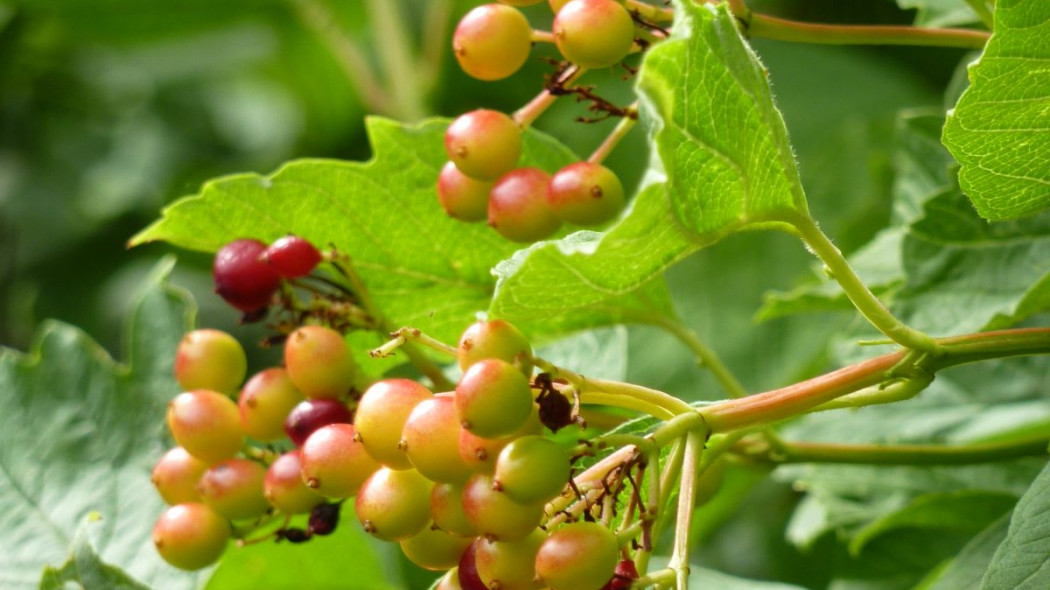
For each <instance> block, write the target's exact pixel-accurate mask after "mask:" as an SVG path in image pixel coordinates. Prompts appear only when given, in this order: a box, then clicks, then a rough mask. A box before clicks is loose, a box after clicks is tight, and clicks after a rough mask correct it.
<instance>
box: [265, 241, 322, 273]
mask: <svg viewBox="0 0 1050 590" xmlns="http://www.w3.org/2000/svg"><path fill="white" fill-rule="evenodd" d="M322 259H323V257H322V256H321V253H320V252H318V251H317V248H314V245H313V244H311V243H310V242H307V241H306V240H304V239H302V238H300V237H297V236H291V235H289V236H284V237H283V238H280V239H278V240H277V241H276V242H274V243H272V244H270V247H269V248H267V249H266V251H264V252H263V253H262V261H263V262H264V263H266V264H269V265H270V267H272V268H273V270H274V271H275V272H276V273H277V274H279V275H281V276H282V277H284V278H286V279H295V278H299V277H305V276H306V275H308V274H310V273H311V272H313V270H314V269H315V268H317V265H318V264H320V262H321V260H322Z"/></svg>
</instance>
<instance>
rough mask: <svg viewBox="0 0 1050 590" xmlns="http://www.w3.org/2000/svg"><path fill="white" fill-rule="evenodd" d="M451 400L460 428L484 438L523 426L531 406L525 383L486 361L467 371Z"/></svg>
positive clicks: (512, 370) (503, 365) (514, 371)
mask: <svg viewBox="0 0 1050 590" xmlns="http://www.w3.org/2000/svg"><path fill="white" fill-rule="evenodd" d="M454 399H455V407H456V415H457V416H458V417H459V421H460V423H461V424H462V425H463V428H464V429H466V430H469V431H470V432H471V433H473V434H476V435H478V436H482V437H485V438H495V437H500V436H507V435H508V434H512V433H513V432H514V431H515V430H517V429H519V428H521V427H522V426H523V425H524V424H525V422H526V421H527V420H528V418H529V414H530V413H531V412H532V407H533V403H532V390H531V389H530V388H529V382H528V380H527V379H525V377H524V376H523V375H522V374H521V371H519V370H518V368H517V367H515V366H514V365H512V364H510V363H508V362H506V361H501V360H499V359H485V360H483V361H479V362H477V363H475V364H474V365H473V366H471V367H470V369H467V372H466V373H464V374H463V377H462V378H461V379H460V380H459V384H458V385H456V396H455V398H454Z"/></svg>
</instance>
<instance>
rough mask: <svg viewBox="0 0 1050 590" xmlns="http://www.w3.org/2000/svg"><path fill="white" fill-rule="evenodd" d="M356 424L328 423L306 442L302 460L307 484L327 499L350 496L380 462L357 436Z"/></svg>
mask: <svg viewBox="0 0 1050 590" xmlns="http://www.w3.org/2000/svg"><path fill="white" fill-rule="evenodd" d="M356 434H357V430H356V429H355V428H354V425H353V424H329V425H328V426H324V427H321V428H320V429H318V430H317V431H316V432H314V433H313V434H311V435H310V438H308V439H306V442H305V443H303V448H302V449H301V451H302V453H301V455H300V461H302V477H303V481H304V482H306V485H307V487H309V488H310V489H312V490H314V491H315V492H317V493H318V494H321V495H322V496H325V497H328V498H349V497H350V496H353V495H354V494H356V493H357V490H358V488H360V487H361V484H363V483H364V481H365V480H366V479H368V477H369V476H371V475H372V473H374V472H375V471H376V470H377V469H379V463H376V461H375V459H373V458H372V457H371V456H369V454H368V453H366V452H365V448H364V447H363V446H362V445H361V443H359V442H357V441H356V440H354V439H355V437H356Z"/></svg>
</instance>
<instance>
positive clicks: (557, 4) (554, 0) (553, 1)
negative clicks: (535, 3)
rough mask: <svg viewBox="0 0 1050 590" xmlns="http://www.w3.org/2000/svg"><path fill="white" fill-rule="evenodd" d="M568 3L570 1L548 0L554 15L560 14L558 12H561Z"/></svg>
mask: <svg viewBox="0 0 1050 590" xmlns="http://www.w3.org/2000/svg"><path fill="white" fill-rule="evenodd" d="M568 3H569V0H547V4H550V7H551V12H553V13H554V14H558V11H559V10H561V7H562V6H565V5H566V4H568Z"/></svg>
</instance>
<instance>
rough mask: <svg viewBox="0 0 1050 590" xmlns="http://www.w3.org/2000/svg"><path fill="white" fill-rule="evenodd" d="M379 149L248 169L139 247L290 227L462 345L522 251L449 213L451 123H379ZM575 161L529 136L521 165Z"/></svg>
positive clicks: (375, 129) (391, 304) (276, 232)
mask: <svg viewBox="0 0 1050 590" xmlns="http://www.w3.org/2000/svg"><path fill="white" fill-rule="evenodd" d="M367 125H368V132H369V137H370V139H371V142H372V146H373V149H374V157H373V158H372V160H370V161H368V162H364V163H360V162H341V161H334V160H301V161H297V162H293V163H290V164H287V165H285V166H284V167H283V168H281V169H280V170H278V171H277V172H275V173H274V174H272V175H270V176H265V177H264V176H259V175H257V174H240V175H235V176H230V177H227V178H222V179H219V180H215V181H212V182H209V183H207V184H206V185H205V186H204V188H203V190H202V191H201V193H200V194H199V195H196V196H192V197H188V198H184V199H182V200H180V201H178V202H177V203H175V204H174V205H172V206H171V207H169V208H167V209H166V210H165V211H164V216H163V218H162V219H160V220H159V221H157V222H156V223H154V224H153V225H151V226H150V227H148V228H146V229H145V230H144V231H142V232H141V233H139V234H138V235H137V236H135V237H134V238H133V239H132V244H141V243H144V242H149V241H153V240H166V241H168V242H171V243H172V244H175V245H176V246H181V247H183V248H189V249H193V250H203V251H207V252H214V251H216V250H218V249H219V248H220V247H222V246H223V245H224V244H226V243H227V242H230V241H231V240H234V239H237V238H243V237H252V238H257V239H260V240H263V241H266V242H268V241H272V240H274V239H276V238H278V237H280V236H282V235H284V234H286V233H288V232H292V233H295V234H297V235H299V236H302V237H304V238H306V239H308V240H310V241H311V242H313V243H315V244H318V245H325V244H334V245H335V246H336V247H337V248H338V249H339V250H340V251H342V252H344V253H346V254H348V255H349V256H350V257H351V258H352V260H353V264H354V266H355V267H356V269H357V270H358V272H359V273H360V275H361V277H362V279H363V280H364V282H365V284H366V285H367V286H368V289H369V291H370V293H371V295H372V297H373V299H374V300H375V301H376V306H377V307H378V308H379V309H380V311H381V313H382V315H384V316H385V317H386V318H387V319H388V320H390V322H391V323H393V324H394V325H395V327H398V326H403V325H411V326H413V327H416V328H420V329H422V330H423V331H425V332H426V333H427V334H429V335H431V336H433V337H435V338H438V339H439V340H444V341H452V342H454V341H456V340H457V339H458V338H459V335H460V333H461V332H462V330H463V328H464V327H465V326H466V325H467V324H469V323H470V322H471V321H473V319H474V315H475V313H476V312H478V311H482V310H484V309H486V308H487V307H488V303H489V298H490V297H491V295H492V290H493V286H494V279H493V277H492V275H491V274H490V271H491V269H492V267H494V266H495V265H496V263H497V262H499V261H500V260H503V259H504V258H507V257H509V256H510V255H511V254H512V253H513V252H514V251H515V250H516V249H517V248H518V246H517V245H515V244H513V243H511V242H509V241H507V240H504V239H503V238H501V237H500V236H499V235H498V234H496V233H495V232H493V231H492V230H491V228H488V227H486V226H485V225H484V224H473V225H472V224H465V223H462V222H459V221H456V220H454V219H451V218H449V217H448V216H447V215H445V213H444V212H443V211H442V209H441V206H440V204H439V203H438V201H437V198H436V193H435V188H434V187H435V183H436V180H437V176H438V172H439V171H440V169H441V167H442V166H443V165H444V163H445V162H446V161H447V159H448V158H447V156H446V154H445V150H444V147H443V136H444V130H445V127H446V126H447V121H444V120H430V121H427V122H424V123H422V124H420V125H418V126H414V127H413V126H405V125H401V124H398V123H395V122H393V121H389V120H384V119H379V118H371V119H369V120H368V123H367ZM574 159H575V158H574V157H573V155H572V154H571V153H569V152H568V150H566V149H565V148H564V147H562V146H561V145H560V144H558V143H557V142H556V141H554V140H553V139H550V138H549V137H547V136H545V135H542V134H540V133H538V132H530V133H527V134H526V135H525V145H524V154H523V156H522V160H521V163H522V165H525V166H538V167H540V168H544V169H546V170H553V169H557V168H559V167H561V166H564V165H565V164H568V163H569V162H571V161H573V160H574Z"/></svg>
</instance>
